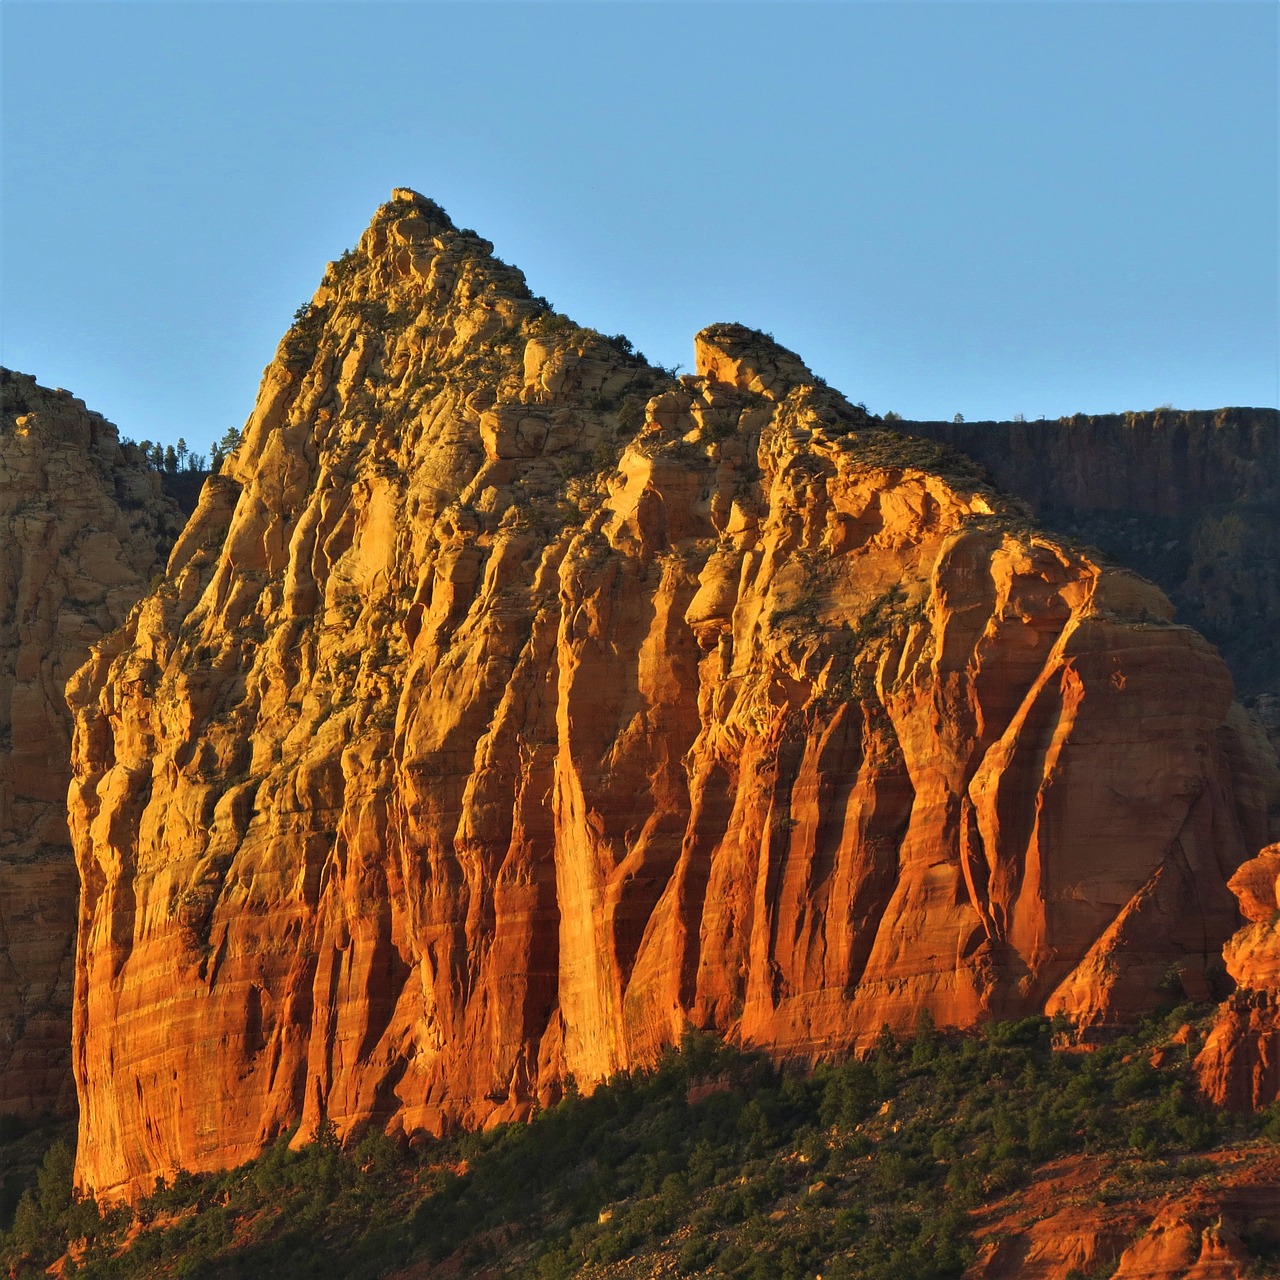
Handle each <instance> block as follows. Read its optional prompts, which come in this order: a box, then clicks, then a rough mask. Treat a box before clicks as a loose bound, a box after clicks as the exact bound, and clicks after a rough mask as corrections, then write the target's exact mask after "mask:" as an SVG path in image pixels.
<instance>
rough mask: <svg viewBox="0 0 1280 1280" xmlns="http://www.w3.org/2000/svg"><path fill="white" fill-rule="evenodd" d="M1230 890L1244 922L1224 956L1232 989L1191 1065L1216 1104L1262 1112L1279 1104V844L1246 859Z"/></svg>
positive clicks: (1224, 949)
mask: <svg viewBox="0 0 1280 1280" xmlns="http://www.w3.org/2000/svg"><path fill="white" fill-rule="evenodd" d="M1228 887H1229V888H1230V889H1232V890H1233V891H1234V893H1235V895H1236V897H1237V898H1238V899H1239V901H1240V909H1241V911H1242V913H1243V914H1244V918H1245V920H1246V921H1247V923H1246V924H1245V926H1244V928H1243V929H1241V930H1239V932H1237V933H1236V934H1235V936H1234V937H1233V938H1232V939H1231V940H1230V941H1229V942H1228V943H1227V945H1226V946H1225V947H1224V948H1223V953H1222V955H1223V960H1224V961H1225V963H1226V966H1227V972H1228V973H1229V974H1230V975H1231V977H1232V979H1233V980H1234V981H1235V983H1236V989H1235V991H1233V992H1232V993H1231V995H1230V996H1229V997H1228V998H1227V999H1226V1000H1225V1001H1224V1002H1223V1004H1222V1007H1221V1008H1220V1009H1219V1011H1218V1017H1217V1020H1216V1022H1215V1023H1214V1026H1213V1030H1212V1031H1211V1032H1210V1034H1209V1038H1208V1040H1207V1041H1206V1043H1205V1047H1204V1049H1203V1050H1202V1051H1201V1053H1200V1056H1199V1058H1198V1059H1197V1060H1196V1066H1197V1069H1198V1070H1199V1073H1200V1084H1201V1088H1203V1090H1204V1092H1205V1093H1206V1094H1207V1095H1208V1097H1209V1098H1211V1099H1212V1100H1213V1101H1214V1102H1215V1103H1217V1104H1218V1105H1219V1106H1226V1107H1234V1108H1237V1109H1239V1110H1250V1109H1254V1110H1261V1109H1262V1108H1263V1107H1266V1106H1269V1105H1270V1104H1271V1103H1273V1102H1277V1101H1280V844H1276V845H1271V846H1269V847H1268V848H1266V849H1264V850H1263V851H1262V852H1261V853H1260V854H1259V855H1258V856H1257V857H1256V858H1253V859H1251V860H1250V861H1249V862H1246V863H1245V864H1244V866H1242V867H1241V868H1240V869H1239V871H1237V872H1236V873H1235V875H1234V876H1232V878H1231V880H1230V881H1229V882H1228Z"/></svg>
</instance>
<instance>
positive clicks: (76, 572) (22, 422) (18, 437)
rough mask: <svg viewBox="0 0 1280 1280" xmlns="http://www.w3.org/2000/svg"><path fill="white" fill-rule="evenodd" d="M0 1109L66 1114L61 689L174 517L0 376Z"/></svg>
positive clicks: (161, 549) (17, 378)
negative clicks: (0, 402)
mask: <svg viewBox="0 0 1280 1280" xmlns="http://www.w3.org/2000/svg"><path fill="white" fill-rule="evenodd" d="M0 391H2V392H3V411H2V413H0V1117H2V1116H9V1117H22V1118H26V1119H29V1118H31V1117H35V1116H39V1115H41V1114H43V1113H46V1112H59V1113H61V1114H63V1115H68V1114H71V1113H72V1112H73V1111H74V1109H75V1092H74V1084H73V1081H72V1076H71V989H72V979H73V975H74V956H75V925H76V868H75V859H74V855H73V854H72V851H71V838H70V834H69V833H68V831H67V819H66V795H67V784H68V783H69V782H70V780H71V764H70V744H71V716H70V713H69V712H68V710H67V706H66V701H65V698H64V694H63V690H64V686H65V684H66V679H67V676H68V675H69V674H70V673H71V672H72V671H74V670H75V669H76V668H77V667H78V666H80V665H81V663H83V662H84V660H85V659H86V658H87V657H88V655H89V646H90V645H91V644H92V643H93V642H94V641H95V640H98V639H99V638H100V637H102V636H103V635H104V634H106V633H107V632H109V631H111V630H113V629H114V628H116V627H118V626H119V625H120V624H121V623H122V622H123V621H124V619H125V616H126V614H127V613H128V612H129V610H130V609H131V608H132V607H133V605H134V604H135V603H136V602H137V601H138V600H139V599H140V598H141V597H142V595H143V593H144V592H145V591H146V589H147V583H148V582H149V581H150V579H151V578H152V576H153V575H154V574H155V573H156V571H157V570H158V569H159V568H160V567H161V566H162V565H163V563H164V557H165V555H166V554H167V552H168V549H169V547H170V546H171V545H172V543H173V540H174V538H175V537H176V536H177V533H178V530H179V528H180V524H181V519H180V516H179V513H178V510H177V508H176V507H175V506H174V505H173V504H172V503H170V502H169V501H168V500H167V499H166V498H164V497H163V495H162V493H161V491H160V485H159V481H158V479H157V478H156V477H155V475H154V474H153V473H151V472H150V471H149V470H148V468H147V466H146V464H145V461H144V460H143V459H142V457H141V455H140V453H139V452H138V451H137V450H136V449H130V448H129V447H127V446H121V444H120V442H119V437H118V434H117V432H116V429H115V427H113V426H112V425H111V424H110V423H109V422H107V421H106V420H105V419H104V418H102V417H101V416H100V415H98V414H96V413H91V412H90V411H88V410H87V409H86V408H85V406H84V404H83V403H82V402H81V401H79V400H77V399H75V398H74V397H73V396H71V395H69V394H68V393H67V392H65V391H51V390H49V389H48V388H47V387H42V386H39V385H38V384H37V383H36V381H35V379H34V378H31V377H28V376H27V375H25V374H21V373H14V372H12V371H10V370H8V369H5V370H0Z"/></svg>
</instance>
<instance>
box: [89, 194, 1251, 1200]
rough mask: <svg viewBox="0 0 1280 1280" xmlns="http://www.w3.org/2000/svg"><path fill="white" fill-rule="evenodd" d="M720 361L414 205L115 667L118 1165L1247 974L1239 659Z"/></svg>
mask: <svg viewBox="0 0 1280 1280" xmlns="http://www.w3.org/2000/svg"><path fill="white" fill-rule="evenodd" d="M696 362H697V372H696V374H694V375H691V376H688V377H685V378H681V379H679V380H678V381H677V380H673V379H671V378H669V377H668V376H667V375H666V374H664V373H663V372H661V371H659V370H656V369H653V368H651V367H650V366H648V365H647V364H646V363H644V361H643V360H642V359H640V358H637V357H634V356H632V355H631V354H629V350H628V344H626V343H625V342H624V341H622V340H618V339H613V340H610V339H606V338H604V337H602V336H601V335H599V334H597V333H594V332H592V331H590V330H584V329H581V328H578V327H577V326H575V325H573V324H571V323H570V322H568V321H567V320H565V319H564V318H563V317H560V316H558V315H556V314H555V313H554V312H552V311H550V310H549V309H548V308H547V306H546V304H545V303H544V302H543V301H542V300H541V299H537V298H533V297H531V296H530V294H529V292H528V290H527V289H526V288H525V285H524V282H523V278H522V277H521V275H520V273H519V272H518V271H516V270H515V269H514V268H512V267H509V266H506V265H505V264H503V263H501V262H500V261H498V260H497V259H495V258H493V257H492V256H491V247H490V246H489V245H488V244H487V243H486V242H484V241H482V240H480V239H478V238H477V237H476V236H475V235H474V234H472V233H470V232H462V231H458V230H456V229H455V228H454V227H453V226H452V225H451V224H450V223H449V221H448V219H447V218H446V216H445V215H444V213H443V212H442V211H441V210H440V209H439V208H438V207H436V206H435V205H433V204H432V203H431V202H429V201H427V200H424V199H422V198H421V197H419V196H416V195H414V194H413V193H411V192H397V193H396V194H395V196H394V197H393V200H392V202H391V203H390V204H388V205H386V206H384V208H383V209H381V210H380V211H379V212H378V214H377V215H376V217H375V218H374V221H373V224H372V225H371V226H370V228H369V230H368V231H367V232H366V233H365V235H364V237H363V238H362V240H361V242H360V245H359V247H358V248H357V249H356V250H355V251H354V252H353V253H352V254H351V255H348V256H347V257H346V258H345V259H344V260H342V261H341V262H339V263H336V264H331V266H330V268H329V270H328V271H327V273H326V275H325V278H324V282H323V284H322V285H321V287H320V289H319V290H318V291H317V293H316V295H315V297H314V299H313V301H312V303H311V306H310V310H309V311H308V312H307V313H306V314H305V316H304V317H303V318H302V319H301V320H300V321H299V322H298V324H297V325H296V326H295V328H294V329H293V330H292V331H291V332H290V333H289V334H288V335H287V336H286V338H285V340H284V341H283V342H282V344H281V347H280V349H279V351H278V352H277V355H276V358H275V360H274V361H273V362H272V364H271V365H270V367H269V368H268V369H267V371H266V373H265V375H264V379H263V384H262V390H261V393H260V396H259V400H258V404H257V406H256V408H255V410H254V412H253V415H252V417H251V418H250V420H249V423H248V426H247V429H246V432H245V440H244V444H243V446H242V447H241V448H240V450H239V451H238V452H237V453H236V454H235V455H233V457H232V458H231V459H229V460H228V462H227V464H226V465H225V466H224V468H223V472H222V474H221V475H219V476H216V477H213V478H212V479H211V480H210V482H209V483H208V485H207V487H206V489H205V492H204V494H203V497H202V499H201V503H200V506H199V508H198V510H197V511H196V513H195V515H194V517H193V518H192V520H191V522H190V524H189V525H188V527H187V529H186V531H185V533H184V535H183V537H182V539H181V541H180V543H179V545H178V546H177V547H176V548H175V550H174V553H173V556H172V558H171V560H170V563H169V570H168V573H167V575H166V577H165V579H164V581H163V582H162V583H161V584H160V585H159V586H158V587H157V589H156V590H155V591H154V592H153V593H152V594H151V595H150V596H149V597H148V599H147V600H146V602H145V603H144V604H143V605H142V607H141V608H140V609H139V610H138V611H137V612H136V613H135V614H134V615H133V616H132V617H131V619H130V621H129V624H128V625H127V626H126V628H125V629H124V631H123V632H122V633H121V634H119V635H118V636H116V637H114V638H113V639H112V640H110V641H109V642H105V643H103V644H102V645H100V646H99V648H98V650H97V651H96V652H95V655H94V657H93V658H92V659H91V660H90V662H89V663H88V664H87V665H86V666H85V667H84V668H83V669H82V670H81V671H80V672H79V673H78V675H77V677H76V679H75V681H74V682H73V685H72V688H71V692H70V697H71V701H72V703H73V705H74V707H75V712H76V734H75V742H74V760H75V781H74V783H73V785H72V790H71V821H72V829H73V832H74V836H75V842H76V848H77V853H78V857H79V862H80V869H81V875H82V878H83V885H84V889H83V894H82V905H81V927H80V940H79V950H78V957H77V986H76V1024H75V1065H76V1073H77V1082H78V1086H79V1091H80V1098H81V1108H82V1109H81V1140H80V1145H79V1156H78V1160H79V1165H78V1171H79V1179H80V1182H81V1184H82V1185H83V1186H85V1187H88V1188H92V1189H94V1190H95V1191H96V1192H98V1193H100V1194H105V1195H107V1196H115V1195H132V1194H136V1193H137V1192H138V1191H140V1190H146V1189H150V1187H151V1185H152V1184H153V1182H154V1179H155V1178H156V1176H157V1175H162V1176H168V1175H172V1174H173V1172H174V1171H176V1170H177V1169H178V1168H180V1167H182V1168H187V1169H193V1170H195V1169H208V1168H216V1167H221V1166H226V1165H231V1164H234V1163H236V1162H238V1161H241V1160H243V1159H245V1158H247V1157H249V1156H251V1155H253V1154H255V1153H256V1152H257V1151H259V1150H260V1149H261V1148H262V1146H263V1144H265V1143H267V1142H269V1141H271V1140H272V1139H273V1138H274V1137H275V1136H276V1135H277V1134H279V1133H280V1132H282V1131H284V1130H287V1129H288V1128H289V1127H290V1126H292V1125H294V1124H296V1123H298V1122H299V1121H301V1125H302V1128H301V1130H300V1134H301V1135H302V1136H305V1135H307V1134H308V1133H310V1132H312V1131H313V1130H314V1127H315V1126H316V1124H317V1123H318V1122H319V1121H320V1119H321V1118H323V1117H328V1118H329V1119H331V1120H332V1121H333V1122H334V1124H335V1125H336V1126H337V1129H338V1131H339V1132H340V1133H342V1134H348V1133H351V1132H352V1131H358V1130H359V1129H360V1128H362V1127H364V1126H366V1125H369V1124H374V1125H377V1126H380V1127H386V1128H388V1129H391V1130H393V1131H394V1130H404V1131H414V1130H419V1129H426V1130H432V1131H439V1130H442V1129H446V1128H449V1127H453V1126H458V1125H468V1126H471V1125H482V1124H487V1123H491V1122H494V1121H497V1120H501V1119H506V1118H513V1117H520V1116H524V1115H527V1114H528V1113H529V1111H530V1110H531V1108H532V1107H533V1106H534V1105H535V1103H538V1102H541V1103H544V1104H545V1103H547V1102H550V1101H552V1100H554V1099H555V1098H556V1097H557V1096H559V1092H560V1090H561V1088H562V1086H563V1083H564V1081H565V1080H566V1078H567V1077H568V1076H570V1075H572V1076H573V1077H575V1078H576V1080H577V1081H578V1083H579V1085H581V1086H583V1087H589V1086H590V1084H591V1083H592V1082H594V1081H598V1080H600V1079H601V1078H603V1077H605V1076H607V1075H609V1074H610V1073H612V1072H616V1071H619V1070H622V1069H626V1068H629V1067H634V1066H636V1065H639V1064H644V1063H647V1062H651V1061H652V1060H653V1059H654V1057H655V1055H657V1054H658V1053H659V1052H660V1051H661V1049H662V1048H663V1047H664V1046H666V1045H669V1044H671V1043H672V1042H673V1041H674V1040H676V1039H677V1038H678V1037H679V1036H680V1035H681V1033H682V1031H683V1029H684V1028H685V1027H686V1026H687V1025H689V1024H691V1023H692V1024H694V1025H697V1026H702V1027H709V1028H714V1029H716V1030H719V1031H721V1032H723V1033H725V1034H727V1035H729V1036H731V1037H734V1038H735V1039H737V1040H739V1041H741V1042H743V1043H745V1044H748V1045H755V1046H760V1047H763V1048H765V1049H767V1050H769V1051H770V1052H772V1053H774V1054H776V1055H778V1056H794V1057H801V1058H806V1059H812V1058H815V1057H818V1056H820V1055H823V1054H831V1053H837V1052H845V1051H847V1050H849V1049H850V1048H853V1047H856V1046H858V1045H861V1044H865V1043H867V1042H869V1041H870V1040H871V1039H873V1038H874V1037H875V1036H876V1034H877V1033H878V1032H879V1030H880V1028H881V1026H882V1025H883V1024H885V1023H888V1024H889V1025H890V1026H892V1027H894V1028H896V1029H898V1030H906V1029H908V1028H910V1027H911V1026H912V1024H913V1023H914V1021H915V1019H916V1017H917V1015H918V1012H919V1011H920V1010H921V1009H928V1010H930V1011H931V1012H932V1014H933V1016H934V1018H935V1020H936V1021H937V1022H938V1023H939V1024H940V1025H945V1024H955V1025H961V1026H964V1025H970V1024H972V1023H974V1022H975V1021H977V1020H978V1019H981V1018H983V1017H989V1016H997V1015H998V1016H1008V1015H1011V1014H1017V1013H1020V1012H1030V1011H1036V1010H1045V1009H1047V1010H1050V1011H1056V1010H1062V1011H1065V1012H1067V1013H1069V1014H1070V1015H1071V1016H1072V1017H1073V1018H1075V1019H1077V1020H1078V1021H1079V1022H1080V1023H1081V1024H1083V1025H1084V1026H1085V1027H1086V1028H1092V1029H1095V1030H1096V1029H1099V1028H1103V1027H1105V1026H1107V1025H1108V1024H1111V1023H1115V1022H1120V1021H1123V1020H1124V1019H1127V1018H1130V1017H1132V1016H1133V1015H1135V1014H1137V1013H1139V1012H1141V1011H1143V1010H1144V1009H1146V1008H1148V1007H1149V1006H1150V1005H1151V1004H1152V1003H1153V1002H1154V1000H1155V999H1156V998H1157V997H1158V994H1159V993H1158V986H1159V983H1160V980H1161V979H1162V978H1163V977H1164V975H1165V974H1166V973H1167V972H1168V971H1169V970H1170V967H1171V966H1178V967H1179V968H1180V969H1181V970H1182V971H1184V972H1185V973H1186V974H1187V975H1188V981H1190V982H1193V983H1194V982H1195V981H1198V980H1200V979H1201V978H1202V975H1203V970H1204V966H1205V964H1206V963H1207V961H1209V960H1210V959H1212V958H1213V957H1214V956H1215V955H1216V954H1217V953H1218V952H1219V951H1220V948H1221V944H1222V942H1223V941H1224V940H1225V939H1226V938H1228V937H1229V936H1230V935H1231V933H1232V931H1233V930H1234V929H1235V928H1236V927H1237V925H1238V924H1239V915H1238V912H1237V909H1236V903H1235V899H1234V897H1233V896H1232V895H1231V893H1230V892H1228V890H1227V888H1226V881H1227V878H1228V877H1229V876H1230V875H1231V873H1232V872H1233V871H1234V870H1235V869H1236V867H1237V866H1239V865H1240V863H1241V862H1242V861H1244V859H1245V858H1246V857H1247V856H1249V855H1250V854H1251V853H1253V852H1254V851H1255V850H1256V849H1257V848H1259V847H1260V846H1261V845H1262V844H1263V843H1264V842H1265V840H1266V838H1267V831H1266V810H1267V805H1268V803H1269V802H1270V799H1271V792H1272V791H1273V790H1274V787H1275V783H1276V778H1275V775H1274V768H1273V766H1271V765H1269V764H1268V762H1267V761H1266V760H1265V759H1263V758H1261V757H1259V756H1258V755H1257V753H1256V751H1255V749H1254V748H1255V745H1256V744H1254V743H1253V742H1252V740H1251V739H1250V738H1249V737H1248V735H1247V733H1244V732H1243V731H1242V730H1241V729H1240V727H1239V726H1238V725H1237V723H1236V722H1235V721H1234V720H1233V719H1232V718H1231V716H1230V714H1229V713H1230V707H1231V681H1230V678H1229V676H1228V675H1227V672H1226V670H1225V668H1224V667H1223V665H1222V663H1221V661H1220V660H1219V658H1218V656H1217V654H1216V653H1215V651H1214V650H1213V649H1212V648H1211V647H1210V646H1209V645H1208V644H1207V643H1206V642H1204V641H1203V640H1202V639H1201V638H1200V637H1199V636H1198V635H1196V634H1195V633H1194V632H1192V631H1190V630H1188V629H1186V628H1183V627H1179V626H1175V625H1172V623H1171V622H1170V608H1169V605H1168V603H1167V601H1166V600H1165V598H1164V597H1163V596H1162V595H1161V594H1160V592H1159V591H1158V590H1156V589H1155V588H1153V587H1152V586H1150V585H1149V584H1148V583H1146V582H1144V581H1142V580H1141V579H1138V578H1136V577H1134V576H1132V575H1130V574H1127V573H1125V572H1122V571H1119V570H1116V569H1113V568H1106V567H1104V566H1102V565H1101V564H1099V563H1098V562H1096V561H1095V560H1094V559H1092V558H1091V557H1090V556H1089V555H1088V554H1087V553H1085V552H1083V551H1081V550H1078V549H1075V548H1072V547H1069V546H1066V545H1063V544H1062V543H1061V542H1060V541H1055V540H1053V539H1051V538H1048V537H1046V536H1044V535H1042V534H1040V533H1039V532H1038V531H1037V530H1036V529H1035V527H1034V526H1033V525H1032V523H1031V522H1030V521H1029V519H1028V518H1027V516H1026V514H1025V511H1024V510H1023V509H1022V508H1021V507H1020V506H1019V505H1018V504H1016V503H1014V502H1011V501H1009V500H1007V499H1004V498H1002V497H1000V496H999V495H998V494H996V493H995V492H994V491H993V490H992V489H991V488H990V486H989V485H987V484H986V483H985V482H984V481H983V480H982V479H981V477H980V476H979V475H978V473H977V472H976V471H974V470H973V469H972V467H971V466H970V465H969V464H967V463H965V462H964V461H963V460H962V459H961V458H959V456H958V455H955V454H952V453H950V452H948V451H947V450H945V449H942V448H940V447H938V446H936V445H932V444H927V443H924V442H920V441H912V440H905V439H903V438H901V437H898V436H896V435H894V434H893V433H891V432H887V431H884V430H881V429H880V428H879V424H878V423H875V422H873V421H871V420H869V419H868V418H867V416H866V415H865V413H864V412H863V411H861V410H860V409H856V408H853V407H851V406H850V405H849V404H848V403H847V402H846V401H845V400H844V399H843V397H841V396H840V395H838V394H837V393H836V392H834V391H832V390H830V389H828V388H827V387H825V386H823V385H821V384H820V382H819V381H818V380H817V379H815V378H814V377H813V376H812V374H810V373H809V371H808V369H807V368H806V367H805V366H804V364H803V363H802V362H801V361H800V360H799V358H798V357H796V356H795V355H793V354H792V353H790V352H787V351H785V350H783V349H782V348H780V347H779V346H778V345H777V344H775V343H773V342H772V341H771V340H769V339H767V338H766V337H764V336H763V335H761V334H758V333H755V332H753V331H751V330H748V329H744V328H742V327H740V326H736V325H721V326H714V327H712V328H710V329H707V330H704V331H703V332H702V333H701V334H700V335H699V336H698V339H697V344H696ZM1269 769H1270V770H1271V771H1270V772H1268V770H1269Z"/></svg>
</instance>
